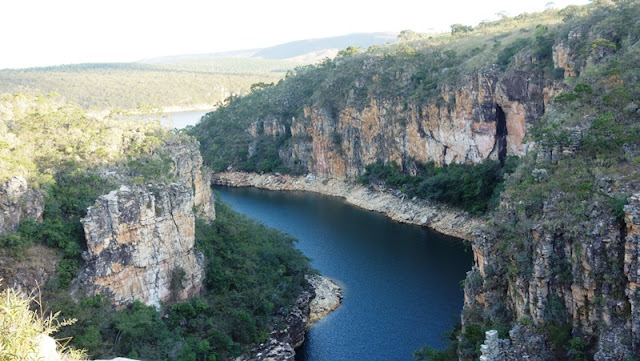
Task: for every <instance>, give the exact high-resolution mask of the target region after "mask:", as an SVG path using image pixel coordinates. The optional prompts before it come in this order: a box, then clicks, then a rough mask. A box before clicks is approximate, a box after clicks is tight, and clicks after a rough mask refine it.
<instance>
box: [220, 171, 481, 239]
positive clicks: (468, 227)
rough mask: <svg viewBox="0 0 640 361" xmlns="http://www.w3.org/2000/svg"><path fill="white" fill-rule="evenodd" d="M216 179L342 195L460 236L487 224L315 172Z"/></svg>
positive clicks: (369, 207) (402, 219)
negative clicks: (305, 174) (319, 175)
mask: <svg viewBox="0 0 640 361" xmlns="http://www.w3.org/2000/svg"><path fill="white" fill-rule="evenodd" d="M212 182H213V184H218V185H226V186H234V187H256V188H262V189H269V190H296V191H308V192H315V193H320V194H324V195H329V196H334V197H342V198H344V199H345V200H346V201H347V203H350V204H353V205H356V206H358V207H361V208H364V209H367V210H370V211H376V212H381V213H384V214H385V215H387V216H388V217H389V218H391V219H393V220H395V221H398V222H403V223H409V224H415V225H419V226H425V227H429V228H431V229H434V230H436V231H438V232H440V233H444V234H447V235H450V236H454V237H458V238H465V239H470V237H471V234H472V232H473V230H475V229H477V228H479V227H480V226H481V225H483V222H482V221H481V220H479V219H477V218H474V217H472V216H470V215H469V214H468V213H466V212H463V211H460V210H456V209H453V208H450V207H447V206H445V205H442V204H439V203H435V202H430V201H426V200H418V199H416V198H413V199H408V198H405V197H404V195H403V194H402V193H399V192H393V193H392V192H388V191H384V190H374V189H372V188H369V187H365V186H360V185H355V184H353V183H350V182H348V181H344V180H340V179H335V178H324V177H317V176H315V175H313V174H309V175H307V176H300V177H296V176H290V175H282V174H277V173H276V174H256V173H245V172H221V173H214V174H213V177H212Z"/></svg>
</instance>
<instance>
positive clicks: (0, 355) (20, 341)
mask: <svg viewBox="0 0 640 361" xmlns="http://www.w3.org/2000/svg"><path fill="white" fill-rule="evenodd" d="M33 302H36V301H35V299H34V298H29V297H26V296H25V295H23V294H21V293H19V292H16V291H14V290H13V289H11V288H6V289H5V290H4V291H3V292H2V293H1V294H0V310H2V312H0V360H3V361H4V360H6V361H18V360H33V359H36V355H35V352H36V349H37V347H38V343H39V339H40V336H42V335H45V336H50V335H52V334H54V333H56V332H57V331H59V330H60V328H61V327H65V326H68V325H71V324H73V323H74V322H75V320H73V319H71V320H62V321H60V320H59V314H58V313H55V314H50V315H49V316H47V315H45V314H38V313H37V312H36V311H32V310H31V309H30V306H31V304H32V303H33ZM58 352H59V353H60V356H61V357H63V358H64V359H65V360H82V359H84V358H85V355H84V352H83V351H81V350H76V349H74V348H71V347H63V348H58Z"/></svg>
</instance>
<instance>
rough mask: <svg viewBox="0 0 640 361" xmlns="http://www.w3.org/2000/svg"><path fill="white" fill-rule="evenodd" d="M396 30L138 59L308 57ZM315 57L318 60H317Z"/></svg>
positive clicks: (383, 38)
mask: <svg viewBox="0 0 640 361" xmlns="http://www.w3.org/2000/svg"><path fill="white" fill-rule="evenodd" d="M397 36H398V34H397V33H393V32H378V33H354V34H348V35H341V36H333V37H328V38H318V39H305V40H296V41H291V42H288V43H284V44H279V45H275V46H271V47H268V48H258V49H242V50H233V51H225V52H218V53H205V54H181V55H170V56H163V57H157V58H149V59H142V60H140V61H138V62H139V63H144V64H170V63H177V62H186V61H194V60H204V59H211V58H264V59H290V58H309V57H318V56H321V57H322V56H325V55H327V54H331V53H333V54H335V53H337V51H338V50H340V49H344V48H347V47H349V46H355V47H363V48H368V47H370V46H372V45H380V44H385V43H392V42H395V41H396V40H397ZM318 60H319V59H318Z"/></svg>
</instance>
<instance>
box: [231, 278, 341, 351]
mask: <svg viewBox="0 0 640 361" xmlns="http://www.w3.org/2000/svg"><path fill="white" fill-rule="evenodd" d="M306 278H307V281H308V282H309V285H310V288H309V289H307V290H305V291H304V292H303V293H302V294H301V295H300V297H298V299H297V301H296V306H295V307H294V308H293V310H291V312H289V313H284V314H282V315H281V316H280V320H279V321H278V322H276V327H275V330H274V331H273V332H271V335H269V339H267V341H265V342H263V343H261V344H259V345H258V346H256V347H254V348H253V349H252V350H251V351H250V352H249V353H248V354H246V355H242V356H240V357H238V358H236V360H235V361H293V360H294V358H295V355H296V352H295V349H296V348H298V347H300V346H302V343H303V342H304V336H305V332H306V330H307V329H308V328H309V326H310V325H311V323H313V322H315V321H317V320H319V319H320V318H322V317H324V316H325V315H327V314H328V313H329V312H331V311H333V310H335V309H336V308H337V307H338V306H339V305H340V300H341V299H342V295H341V293H340V287H338V286H337V285H336V284H335V283H334V282H333V281H331V280H329V279H328V278H326V277H323V276H319V275H313V276H307V277H306ZM280 326H284V327H282V328H281V327H280Z"/></svg>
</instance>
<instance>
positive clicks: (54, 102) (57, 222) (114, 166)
mask: <svg viewBox="0 0 640 361" xmlns="http://www.w3.org/2000/svg"><path fill="white" fill-rule="evenodd" d="M181 137H182V138H184V136H183V135H177V134H172V133H170V132H168V131H167V130H165V129H162V128H161V127H160V125H159V122H157V121H151V120H133V119H130V118H126V117H125V118H123V117H121V116H120V115H119V114H117V113H112V114H110V115H108V116H106V117H103V118H96V117H92V116H90V115H88V114H87V113H85V112H84V110H82V109H81V108H79V107H77V106H73V105H69V104H64V103H61V102H60V101H59V100H58V99H55V98H53V99H52V98H45V97H30V96H25V95H7V94H4V95H0V182H2V183H4V182H5V181H6V180H7V179H8V178H10V177H15V176H22V177H23V178H25V179H26V180H27V182H28V184H29V187H30V188H32V189H39V190H41V191H43V192H44V194H45V195H46V196H45V207H44V214H43V222H42V223H36V222H35V221H34V220H32V219H25V220H23V221H22V222H21V224H20V226H19V228H18V230H17V232H15V233H9V234H5V235H0V246H2V247H5V248H9V249H11V250H12V252H14V253H15V255H16V256H18V257H20V256H21V253H22V251H23V250H24V249H25V248H26V247H29V246H31V245H34V244H44V245H47V246H49V247H53V248H55V249H58V250H59V251H60V255H61V258H62V260H61V261H60V262H59V263H58V272H57V275H58V277H57V282H58V283H59V286H60V287H63V288H65V287H67V286H68V285H69V282H70V281H71V278H72V277H73V276H74V275H75V274H76V272H77V270H78V268H79V267H80V262H81V260H80V255H81V253H82V251H83V249H84V248H85V240H84V231H83V229H82V225H81V224H80V219H81V218H82V217H84V215H85V214H86V209H87V207H89V206H90V205H92V204H93V203H94V202H95V200H96V199H97V198H98V196H99V195H101V194H105V193H108V192H109V191H110V190H112V189H115V188H117V187H118V186H119V184H121V183H122V182H143V181H147V182H148V181H158V182H167V181H170V180H172V179H173V178H172V176H171V174H170V172H169V168H170V164H171V163H170V159H169V158H168V156H167V154H166V150H165V149H164V148H163V147H161V145H162V144H164V142H166V141H169V140H170V139H178V138H181ZM105 168H109V169H110V170H111V172H112V173H113V174H112V175H111V176H109V177H107V176H105V174H106V173H107V172H105Z"/></svg>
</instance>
